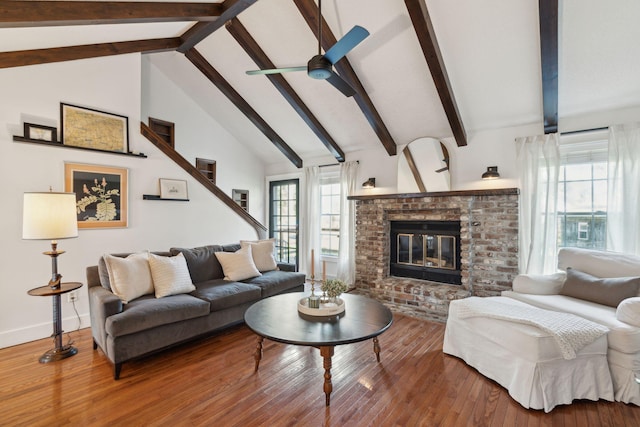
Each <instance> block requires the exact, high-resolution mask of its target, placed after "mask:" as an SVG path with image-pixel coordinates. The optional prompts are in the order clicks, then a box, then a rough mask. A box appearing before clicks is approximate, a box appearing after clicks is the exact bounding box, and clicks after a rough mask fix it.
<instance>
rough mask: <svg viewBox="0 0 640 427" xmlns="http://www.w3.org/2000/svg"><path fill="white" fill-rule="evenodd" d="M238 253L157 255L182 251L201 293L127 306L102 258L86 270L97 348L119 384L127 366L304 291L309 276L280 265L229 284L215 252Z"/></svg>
mask: <svg viewBox="0 0 640 427" xmlns="http://www.w3.org/2000/svg"><path fill="white" fill-rule="evenodd" d="M238 249H240V245H238V244H232V245H209V246H202V247H198V248H191V249H185V248H171V249H170V251H168V252H154V254H156V255H162V256H175V255H177V254H178V253H182V254H183V255H184V257H185V259H186V261H187V267H188V269H189V274H190V275H191V279H192V281H193V284H194V285H195V287H196V289H195V291H193V292H191V293H189V294H179V295H171V296H168V297H163V298H155V296H154V295H144V296H142V297H140V298H136V299H134V300H132V301H130V302H129V303H128V304H123V302H122V300H121V299H120V298H119V297H118V296H116V295H115V294H114V293H113V292H111V288H110V284H109V274H108V271H107V267H106V264H105V261H104V258H103V257H100V260H99V263H98V265H94V266H90V267H87V288H88V293H89V311H90V315H91V331H92V335H93V348H94V350H95V349H97V348H98V347H100V348H101V349H102V351H103V352H104V354H105V355H106V356H107V358H108V359H109V360H110V361H111V362H112V363H113V365H114V378H115V379H116V380H117V379H118V378H119V377H120V370H121V368H122V363H123V362H126V361H128V360H131V359H134V358H136V357H139V356H143V355H147V354H150V353H153V352H156V351H159V350H163V349H166V348H168V347H171V346H174V345H176V344H179V343H181V342H185V341H188V340H192V339H194V338H198V337H203V336H206V335H208V334H212V333H214V332H216V331H218V330H220V329H223V328H226V327H229V326H231V325H235V324H238V323H241V322H242V321H243V319H244V312H245V310H246V309H247V308H248V307H249V306H250V305H251V304H253V303H254V302H256V301H258V300H260V299H262V298H266V297H269V296H272V295H277V294H280V293H286V292H300V291H303V290H304V281H305V275H304V274H303V273H297V272H295V271H294V268H293V266H291V265H290V264H278V267H279V269H278V270H274V271H267V272H264V273H263V274H262V275H261V276H258V277H254V278H252V279H248V280H244V281H241V282H231V281H227V280H224V279H223V277H224V273H223V271H222V267H221V265H220V263H219V262H218V260H217V258H216V256H215V252H218V251H225V252H235V251H236V250H238ZM113 255H115V256H120V257H126V256H127V255H129V254H113Z"/></svg>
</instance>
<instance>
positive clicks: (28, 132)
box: [24, 123, 58, 142]
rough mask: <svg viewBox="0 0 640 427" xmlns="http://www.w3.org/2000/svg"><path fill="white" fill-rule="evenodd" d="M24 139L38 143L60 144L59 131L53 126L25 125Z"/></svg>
mask: <svg viewBox="0 0 640 427" xmlns="http://www.w3.org/2000/svg"><path fill="white" fill-rule="evenodd" d="M24 137H25V138H27V139H36V140H38V141H46V142H58V130H57V129H56V128H54V127H51V126H44V125H36V124H33V123H25V124H24Z"/></svg>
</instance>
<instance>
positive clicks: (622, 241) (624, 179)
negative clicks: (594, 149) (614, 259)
mask: <svg viewBox="0 0 640 427" xmlns="http://www.w3.org/2000/svg"><path fill="white" fill-rule="evenodd" d="M607 172H608V178H607V181H608V182H607V184H608V188H607V205H608V206H607V249H608V250H610V251H614V252H624V253H630V254H639V255H640V219H639V218H638V216H639V215H640V123H633V124H626V125H615V126H611V127H610V128H609V164H608V171H607Z"/></svg>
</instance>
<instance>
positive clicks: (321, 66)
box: [247, 0, 369, 96]
mask: <svg viewBox="0 0 640 427" xmlns="http://www.w3.org/2000/svg"><path fill="white" fill-rule="evenodd" d="M368 36H369V32H368V31H367V30H366V29H364V28H362V27H361V26H359V25H356V26H355V27H353V28H352V29H351V30H349V32H348V33H347V34H345V35H344V36H343V37H342V38H341V39H340V40H338V41H337V42H336V43H335V44H334V45H333V46H331V48H329V50H327V51H326V52H325V53H324V55H323V54H322V0H318V54H317V55H315V56H314V57H313V58H311V59H310V60H309V62H308V63H307V65H306V66H305V65H302V66H300V67H287V68H274V69H268V70H253V71H247V74H249V75H259V74H280V73H288V72H292V71H306V72H307V75H308V76H309V77H311V78H313V79H318V80H326V81H328V82H329V83H330V84H331V85H332V86H333V87H335V88H336V89H338V90H339V91H340V92H342V93H343V94H344V95H345V96H353V95H355V93H356V92H355V90H354V89H353V88H352V87H351V85H349V83H347V82H346V81H345V80H344V79H343V78H342V77H340V76H339V75H338V74H337V73H336V72H335V71H334V70H333V65H334V64H335V63H336V62H338V61H339V60H341V59H342V58H343V57H344V56H345V55H346V54H347V53H349V52H351V50H352V49H353V48H355V47H356V46H357V45H358V44H360V43H361V42H362V41H363V40H364V39H365V38H367V37H368Z"/></svg>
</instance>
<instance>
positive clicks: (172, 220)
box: [0, 54, 263, 352]
mask: <svg viewBox="0 0 640 427" xmlns="http://www.w3.org/2000/svg"><path fill="white" fill-rule="evenodd" d="M0 93H1V94H2V97H1V99H2V101H1V102H0V182H2V183H3V185H2V186H1V187H0V188H1V193H0V194H1V196H2V199H1V200H2V206H3V210H2V221H0V236H1V240H0V250H1V253H2V256H0V272H1V274H2V280H1V281H0V287H1V288H0V289H1V291H2V292H1V295H2V297H1V298H0V347H7V346H11V345H14V344H18V343H22V342H26V341H31V340H34V339H39V338H44V337H48V336H49V335H50V334H51V331H52V326H51V318H52V306H51V303H52V301H51V298H49V297H32V296H29V295H27V291H28V290H29V289H31V288H35V287H39V286H43V285H45V284H46V283H47V281H48V280H49V278H50V275H51V260H50V258H49V257H47V256H45V255H42V254H41V253H42V252H43V251H46V250H49V248H50V244H49V242H48V241H38V240H22V195H23V193H24V192H26V191H46V190H48V188H49V186H51V187H52V188H53V190H54V191H62V190H63V178H64V162H65V161H68V162H77V163H91V164H98V165H108V166H119V167H126V168H129V226H128V228H123V229H102V230H80V232H79V237H78V238H76V239H68V240H61V241H60V242H59V249H60V250H65V251H66V253H65V254H64V255H62V256H60V257H59V259H58V261H59V272H60V273H61V274H62V275H63V276H64V277H63V281H79V282H83V283H85V268H86V267H87V266H89V265H95V264H96V262H97V260H98V258H99V256H100V255H102V254H103V253H108V252H117V251H136V250H145V249H149V250H167V249H169V247H171V246H187V247H188V246H196V245H202V244H209V243H230V242H237V241H238V240H239V239H255V238H256V233H255V231H254V230H253V228H252V227H250V226H249V225H248V224H247V223H246V222H244V221H243V220H241V219H239V218H238V217H237V216H236V215H235V214H234V213H233V212H232V211H231V210H230V209H229V208H228V207H227V206H225V205H223V204H222V203H221V202H219V201H218V200H217V199H216V198H214V197H212V196H211V195H210V194H209V193H208V192H207V191H206V190H205V189H204V188H203V187H202V186H201V185H200V184H199V183H197V182H196V181H194V180H193V179H192V178H190V176H189V175H188V174H187V173H186V172H184V171H183V170H182V169H181V168H179V167H178V166H176V165H175V164H174V163H173V162H172V161H171V160H169V159H167V158H166V157H165V156H164V154H162V153H161V152H160V151H159V150H158V149H156V148H155V146H153V145H152V144H151V143H150V142H148V141H147V140H146V139H145V138H143V137H142V136H141V135H140V134H139V123H140V109H141V57H140V55H136V54H132V55H124V56H115V57H108V58H96V59H89V60H81V61H71V62H65V63H58V64H47V65H38V66H29V67H20V68H12V69H3V70H0ZM61 101H62V102H67V103H71V104H77V105H83V106H88V107H93V108H96V109H99V110H103V111H110V112H114V113H118V114H122V115H125V116H128V117H129V135H130V149H131V150H134V151H141V152H144V153H146V154H147V155H148V156H149V157H148V158H147V159H142V158H136V157H127V156H118V155H112V154H102V153H91V152H84V151H81V150H73V149H65V148H57V147H45V146H38V145H33V144H20V143H14V142H13V140H12V135H22V123H23V121H25V120H27V121H29V122H35V123H42V124H53V125H55V126H57V127H58V128H59V125H58V120H59V119H58V117H59V103H60V102H61ZM194 114H196V115H200V113H199V112H197V111H196V112H195V113H194ZM185 115H188V114H185ZM160 118H161V117H160ZM178 126H179V129H180V125H178ZM208 129H209V130H208V131H209V132H212V133H215V132H217V128H216V126H215V125H212V124H209V125H208ZM224 138H225V139H226V140H227V141H228V139H227V137H226V136H224ZM212 139H214V135H212ZM243 157H246V156H245V155H244V154H243ZM214 158H215V157H214ZM254 162H255V160H253V159H251V160H250V164H254ZM223 169H224V168H223ZM243 173H246V171H245V170H243ZM259 174H260V172H258V173H257V175H259ZM223 176H224V172H223ZM161 177H164V178H176V179H185V180H187V182H188V186H189V198H190V201H189V202H166V201H145V200H142V195H143V194H158V191H159V190H158V178H161ZM262 179H263V177H260V181H261V182H262ZM229 185H230V184H229ZM252 188H253V187H252ZM256 191H257V192H258V193H260V191H259V190H256ZM257 196H258V197H257V198H256V199H255V200H256V203H258V204H261V202H260V201H261V200H263V193H260V194H258V195H257ZM252 201H253V199H252ZM77 307H78V311H79V313H80V315H81V317H82V327H87V326H89V322H88V301H87V290H86V286H84V287H83V288H81V289H80V301H79V302H78V303H77ZM62 316H63V323H64V329H65V330H66V331H70V330H73V329H75V328H76V327H77V322H76V321H75V315H74V312H73V307H72V305H71V304H70V303H67V302H66V298H64V297H63V304H62ZM65 340H66V338H65ZM42 350H43V352H44V350H46V349H45V348H43V349H42Z"/></svg>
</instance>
